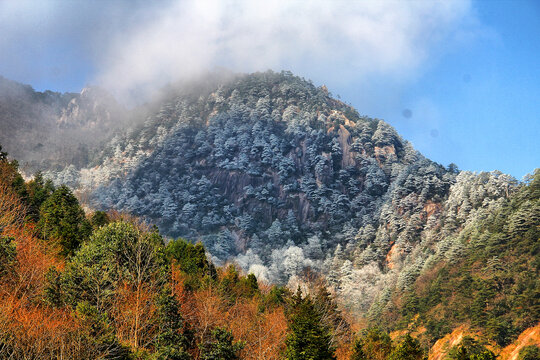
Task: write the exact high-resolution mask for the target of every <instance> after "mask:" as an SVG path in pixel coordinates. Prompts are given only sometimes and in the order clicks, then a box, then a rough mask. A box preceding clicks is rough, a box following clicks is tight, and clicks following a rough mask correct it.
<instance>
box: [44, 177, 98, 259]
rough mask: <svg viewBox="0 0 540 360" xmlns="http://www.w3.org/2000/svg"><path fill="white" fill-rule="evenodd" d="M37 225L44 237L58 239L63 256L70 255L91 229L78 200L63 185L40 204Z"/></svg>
mask: <svg viewBox="0 0 540 360" xmlns="http://www.w3.org/2000/svg"><path fill="white" fill-rule="evenodd" d="M39 227H40V229H41V232H42V234H43V236H44V237H45V238H47V239H50V240H57V241H58V243H59V245H60V251H61V253H62V255H64V256H68V255H72V254H73V252H74V251H75V250H76V249H77V248H78V247H79V245H80V243H81V242H82V241H83V240H84V239H86V238H87V237H88V236H89V234H90V231H91V228H90V224H89V223H88V222H87V221H86V218H85V216H84V211H83V209H82V208H81V206H80V205H79V201H78V200H77V198H76V197H75V196H74V195H73V194H72V192H71V190H70V189H69V188H68V187H67V186H64V185H63V186H60V187H59V188H58V189H56V190H55V191H54V192H53V193H52V195H51V196H50V197H49V198H48V199H47V200H46V201H45V202H44V203H43V205H42V206H41V209H40V220H39Z"/></svg>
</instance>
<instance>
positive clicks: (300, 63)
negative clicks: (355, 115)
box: [0, 0, 480, 95]
mask: <svg viewBox="0 0 540 360" xmlns="http://www.w3.org/2000/svg"><path fill="white" fill-rule="evenodd" d="M0 20H1V21H0V30H1V32H0V52H3V53H4V57H0V58H1V59H3V61H4V62H6V61H8V60H9V61H10V62H11V63H13V64H12V65H13V67H16V66H17V62H21V60H24V59H25V57H28V54H30V55H31V57H33V58H36V57H42V56H43V54H44V55H46V56H48V57H50V56H51V54H48V53H47V48H49V47H50V45H51V44H52V45H53V46H56V47H55V49H63V48H66V49H71V48H73V47H76V48H80V51H78V52H75V53H74V54H75V55H74V56H75V58H66V59H70V61H78V60H79V59H77V56H81V57H87V58H86V59H81V60H83V61H87V62H91V63H92V65H93V67H94V69H92V71H94V72H95V76H94V79H87V80H90V81H91V82H93V83H100V84H101V85H104V86H105V87H107V88H109V89H112V90H114V91H116V92H117V93H118V94H124V95H125V94H126V93H129V92H130V91H133V90H136V91H137V92H139V93H140V92H143V93H144V92H145V91H148V90H154V89H156V88H159V87H161V86H162V85H163V84H165V83H167V82H170V81H174V80H177V79H181V78H185V77H189V76H193V75H196V74H198V73H200V72H204V71H207V70H211V69H213V68H214V67H226V68H229V69H232V70H235V71H238V72H251V71H264V70H267V69H274V70H281V69H286V70H292V71H293V72H294V73H296V74H299V75H302V76H305V77H307V78H312V79H314V80H322V79H325V80H324V81H325V82H327V81H329V80H328V79H332V81H331V82H333V83H334V84H336V83H339V82H341V83H347V82H349V83H350V82H351V81H354V82H358V81H361V80H363V79H366V78H368V77H370V78H371V79H373V78H375V79H377V81H381V80H382V79H387V80H390V81H392V82H394V81H403V80H407V79H410V78H411V77H414V76H415V75H417V74H418V70H419V69H422V68H423V66H424V65H425V64H426V63H428V62H429V61H431V60H432V59H433V57H434V56H437V55H438V54H440V53H441V50H442V49H444V48H447V47H452V46H454V45H455V44H456V43H460V42H463V41H470V39H471V34H472V37H473V38H474V34H476V33H478V32H480V30H479V26H478V21H477V20H476V17H475V14H474V9H473V7H472V5H471V0H447V1H393V0H392V1H391V0H380V1H375V0H374V1H361V0H358V1H355V0H348V1H339V0H334V1H329V0H328V1H322V0H310V1H309V0H305V1H298V0H273V1H256V0H245V1H234V0H184V1H171V0H160V1H155V2H143V1H122V0H118V1H114V2H84V3H81V2H66V1H60V0H44V1H40V2H39V3H36V2H35V1H28V0H19V1H3V2H0ZM21 41H22V42H24V44H26V45H25V46H26V48H25V50H24V51H22V50H21V49H19V47H18V44H19V43H21ZM59 44H60V45H59ZM29 48H39V49H41V50H36V51H33V52H30V53H28V49H29ZM16 51H19V52H21V51H22V52H21V53H20V54H18V55H13V56H18V57H13V56H11V55H9V56H8V55H7V54H8V53H10V54H11V53H15V52H16ZM67 56H68V57H69V56H70V55H69V54H68V55H67ZM57 58H58V59H57ZM10 59H11V60H10ZM57 60H58V61H59V60H64V57H63V55H62V56H61V54H57V57H55V58H54V61H57ZM34 65H35V64H34ZM23 70H24V69H23ZM382 81H384V80H382Z"/></svg>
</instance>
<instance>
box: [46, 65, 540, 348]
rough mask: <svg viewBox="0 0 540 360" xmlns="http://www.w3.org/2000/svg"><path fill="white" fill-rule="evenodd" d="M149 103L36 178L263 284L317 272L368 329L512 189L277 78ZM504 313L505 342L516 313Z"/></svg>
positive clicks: (305, 84) (463, 246) (450, 259)
mask: <svg viewBox="0 0 540 360" xmlns="http://www.w3.org/2000/svg"><path fill="white" fill-rule="evenodd" d="M163 99H165V100H163ZM151 106H153V109H156V110H153V111H148V112H147V113H146V114H145V116H146V117H145V118H144V119H140V118H139V119H138V120H137V121H136V125H135V126H133V127H131V128H129V129H121V131H119V132H116V133H115V134H116V135H115V136H111V139H110V140H107V141H106V144H105V145H104V147H103V149H102V150H99V151H95V152H93V153H92V154H91V157H89V158H87V159H86V160H84V161H82V162H80V163H78V164H73V163H72V164H71V165H67V166H63V167H62V166H57V167H53V168H49V169H45V170H47V171H46V172H45V175H46V176H47V177H49V178H51V179H54V180H55V182H56V183H57V184H60V183H66V184H68V185H70V186H71V187H72V188H74V189H76V190H77V191H78V193H79V197H80V198H81V199H85V201H86V202H87V203H88V205H90V206H91V207H94V208H96V209H116V210H119V211H126V212H129V213H132V214H135V215H137V216H141V217H143V218H146V219H148V221H150V222H153V223H156V224H157V225H158V227H159V228H160V230H161V231H162V232H163V233H164V234H166V235H169V236H170V237H178V236H182V237H186V238H190V239H192V240H194V241H202V243H203V244H204V245H205V247H206V248H207V249H208V250H209V251H210V253H211V254H212V256H213V259H214V261H215V262H217V263H224V262H227V261H235V262H236V263H238V264H239V265H240V266H241V267H242V268H243V269H244V270H245V271H246V272H252V273H254V274H255V275H256V276H257V278H259V279H261V280H267V281H270V282H276V283H282V284H288V285H289V286H290V287H294V286H295V285H296V284H298V283H303V282H304V281H306V278H308V277H309V276H310V275H312V274H313V273H315V274H319V275H323V276H324V278H325V281H326V283H327V284H328V285H329V286H330V288H331V289H332V291H333V292H334V293H335V294H336V295H337V296H338V299H340V302H341V306H342V307H343V308H345V309H348V310H349V311H350V312H352V313H354V314H356V315H358V316H360V317H365V318H366V319H368V321H370V322H374V323H379V324H380V322H381V319H387V320H388V321H387V322H388V323H389V324H394V325H393V326H403V322H405V321H409V320H411V319H412V318H413V315H415V314H416V313H415V312H414V311H412V310H411V311H409V310H406V309H404V308H403V306H405V305H407V304H409V305H410V304H414V301H412V300H411V301H409V300H406V301H405V300H404V299H405V297H404V296H405V295H406V294H409V293H411V292H412V291H413V290H414V289H415V287H416V286H418V281H420V282H422V281H424V282H425V281H426V280H425V279H426V276H427V275H428V274H430V273H431V272H433V271H434V270H433V269H435V268H436V267H437V266H439V264H443V263H444V264H446V263H448V264H453V263H458V262H459V259H460V257H461V256H463V255H464V254H468V251H469V244H468V241H469V238H468V236H469V234H470V232H471V231H472V229H473V228H474V227H475V226H478V224H480V221H483V219H486V218H490V217H493V216H494V215H493V214H496V213H497V212H498V211H500V209H501V208H504V207H505V206H507V205H508V203H509V202H510V201H511V199H512V198H513V197H514V196H515V194H517V193H519V189H520V188H521V186H523V185H522V184H520V183H518V182H517V181H516V180H515V179H514V178H512V177H511V176H508V175H505V174H502V173H500V172H491V173H484V172H483V173H479V174H473V173H470V172H459V171H458V170H457V168H456V167H455V166H454V165H450V166H448V167H444V166H442V165H440V164H437V163H435V162H432V161H430V160H429V159H427V158H425V157H424V156H423V155H422V154H420V153H419V152H418V151H416V150H415V149H414V148H413V147H412V145H411V144H410V143H408V142H407V141H405V140H403V139H402V138H401V137H400V136H399V135H398V134H397V132H396V131H395V130H394V129H393V128H392V127H391V126H389V125H388V124H387V123H385V122H384V121H382V120H378V119H371V118H369V117H366V116H360V115H359V114H358V113H357V112H356V110H354V109H353V108H352V107H351V106H349V105H347V104H344V103H343V102H341V101H339V100H336V99H333V98H332V97H331V96H330V94H329V93H328V91H327V89H326V88H324V87H315V86H314V85H313V84H312V83H310V82H309V81H306V80H304V79H301V78H299V77H295V76H294V75H292V74H291V73H290V72H281V73H274V72H265V73H255V74H249V75H236V76H229V77H227V78H226V81H222V80H219V79H218V80H216V81H212V80H207V82H206V83H205V84H203V85H201V86H200V88H197V87H192V88H190V87H189V86H188V87H187V88H183V89H178V88H174V87H171V88H169V90H168V92H167V96H166V97H162V98H160V100H159V101H157V102H156V103H153V104H151ZM90 114H92V112H90ZM90 123H91V121H90ZM531 201H536V200H534V199H533V200H531ZM532 209H536V208H535V207H534V206H533V208H532ZM524 211H525V210H524ZM527 211H536V210H527ZM529 226H531V225H529ZM486 236H487V235H486ZM467 256H469V255H467ZM531 256H537V255H535V254H533V255H531ZM527 266H532V265H527ZM460 276H461V275H460ZM512 277H513V279H514V277H515V274H512ZM513 281H514V280H513ZM516 281H517V280H516ZM526 284H527V285H526V287H532V288H534V286H535V285H534V283H528V282H526ZM531 284H532V285H531ZM474 291H476V290H474ZM505 291H507V290H505ZM519 291H521V290H519ZM407 299H408V298H407ZM396 301H398V302H400V303H401V305H399V304H396ZM403 304H405V305H403ZM409 305H407V306H409ZM410 306H412V305H410ZM415 306H416V305H415ZM426 306H427V305H426ZM412 308H413V309H417V312H418V311H419V312H420V313H422V314H424V315H423V316H426V314H428V313H429V307H428V308H426V309H424V310H422V311H424V312H422V311H420V310H421V309H418V306H416V307H414V306H413V307H412ZM400 311H401V312H402V313H401V315H400ZM483 311H488V309H487V308H486V309H484V310H483ZM403 314H405V315H403ZM535 316H536V315H535ZM396 319H401V320H400V321H401V323H399V322H398V321H397V320H396ZM510 320H511V321H513V322H514V323H512V325H511V326H510V325H508V329H510V330H508V331H507V332H508V333H509V334H513V335H509V336H515V332H516V331H518V330H523V326H525V325H524V324H525V323H520V321H521V320H519V321H518V320H516V319H513V318H512V317H511V319H510ZM510 320H508V321H510ZM422 321H423V324H424V325H429V324H430V323H429V319H424V320H422ZM460 321H461V320H460ZM526 323H527V324H528V325H530V324H529V323H528V322H526ZM396 324H397V325H396ZM399 324H401V325H399ZM380 325H383V324H380ZM439 325H440V324H439ZM448 326H450V325H448ZM452 326H453V324H452ZM478 326H480V327H486V326H488V325H487V323H479V325H478ZM497 326H499V325H497ZM504 326H507V325H504ZM504 326H503V327H499V328H498V329H499V330H497V331H499V332H504V331H506V330H504ZM428 330H429V331H428V333H429V336H430V337H432V338H437V337H438V336H440V335H441V334H442V333H444V332H445V331H447V329H446V328H444V327H442V328H441V327H439V328H436V327H435V325H433V324H431V325H429V326H428ZM503 330H504V331H503ZM497 331H495V332H493V334H492V335H490V336H493V337H494V338H496V337H497V336H499V335H500V334H499V333H498V332H497ZM497 334H499V335H497ZM501 336H502V335H501Z"/></svg>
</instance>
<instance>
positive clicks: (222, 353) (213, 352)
mask: <svg viewBox="0 0 540 360" xmlns="http://www.w3.org/2000/svg"><path fill="white" fill-rule="evenodd" d="M243 347H244V344H243V343H241V342H234V341H233V336H232V334H231V332H230V331H227V330H226V329H223V328H217V329H214V330H213V331H212V336H211V339H210V340H208V341H206V342H205V343H203V344H201V345H200V348H201V356H200V359H201V360H237V359H240V357H239V356H238V352H239V351H240V350H242V348H243Z"/></svg>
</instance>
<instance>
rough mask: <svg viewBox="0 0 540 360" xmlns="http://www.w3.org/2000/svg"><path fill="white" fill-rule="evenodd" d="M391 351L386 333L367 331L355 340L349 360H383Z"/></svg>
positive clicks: (375, 330) (390, 342)
mask: <svg viewBox="0 0 540 360" xmlns="http://www.w3.org/2000/svg"><path fill="white" fill-rule="evenodd" d="M392 349H393V346H392V340H391V339H390V336H389V335H388V334H387V333H385V332H382V331H380V330H378V329H374V328H373V329H368V330H365V331H364V332H363V334H362V335H361V336H360V337H359V338H357V339H356V340H355V342H354V344H353V352H352V355H351V360H385V359H387V358H388V356H390V353H392Z"/></svg>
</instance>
